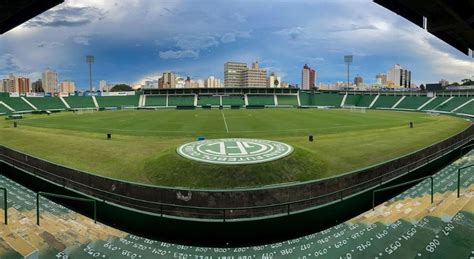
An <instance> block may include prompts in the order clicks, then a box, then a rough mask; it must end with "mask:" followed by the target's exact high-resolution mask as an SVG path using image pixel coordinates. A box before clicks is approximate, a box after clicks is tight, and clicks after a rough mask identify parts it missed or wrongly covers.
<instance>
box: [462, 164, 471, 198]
mask: <svg viewBox="0 0 474 259" xmlns="http://www.w3.org/2000/svg"><path fill="white" fill-rule="evenodd" d="M473 166H474V164H472V165H467V166H464V167H461V168H459V169H458V198H459V192H460V189H461V171H462V170H464V169H468V168H470V167H473Z"/></svg>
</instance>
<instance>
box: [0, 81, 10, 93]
mask: <svg viewBox="0 0 474 259" xmlns="http://www.w3.org/2000/svg"><path fill="white" fill-rule="evenodd" d="M9 89H10V80H9V79H7V78H5V79H2V81H1V83H0V92H8V90H9Z"/></svg>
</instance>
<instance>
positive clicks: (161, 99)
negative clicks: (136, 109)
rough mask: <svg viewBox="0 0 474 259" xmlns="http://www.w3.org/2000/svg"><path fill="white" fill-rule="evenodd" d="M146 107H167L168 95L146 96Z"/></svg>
mask: <svg viewBox="0 0 474 259" xmlns="http://www.w3.org/2000/svg"><path fill="white" fill-rule="evenodd" d="M145 106H149V107H158V106H166V95H146V97H145Z"/></svg>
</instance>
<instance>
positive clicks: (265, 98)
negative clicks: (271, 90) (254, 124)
mask: <svg viewBox="0 0 474 259" xmlns="http://www.w3.org/2000/svg"><path fill="white" fill-rule="evenodd" d="M247 100H248V106H275V96H274V95H247Z"/></svg>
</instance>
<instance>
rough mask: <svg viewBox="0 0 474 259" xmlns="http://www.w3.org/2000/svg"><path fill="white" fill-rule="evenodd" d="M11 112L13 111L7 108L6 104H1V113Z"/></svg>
mask: <svg viewBox="0 0 474 259" xmlns="http://www.w3.org/2000/svg"><path fill="white" fill-rule="evenodd" d="M10 113H11V111H10V110H9V109H7V108H6V107H5V106H3V105H2V104H0V114H10Z"/></svg>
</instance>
